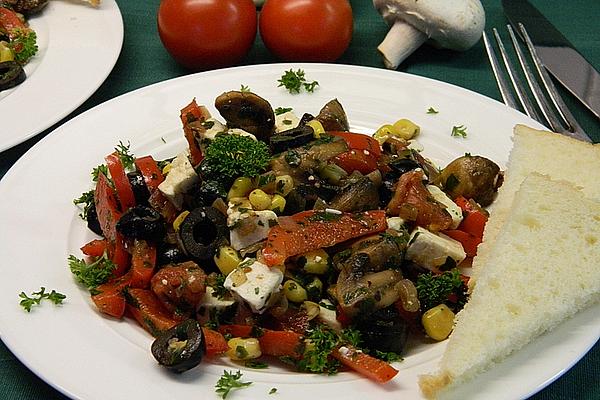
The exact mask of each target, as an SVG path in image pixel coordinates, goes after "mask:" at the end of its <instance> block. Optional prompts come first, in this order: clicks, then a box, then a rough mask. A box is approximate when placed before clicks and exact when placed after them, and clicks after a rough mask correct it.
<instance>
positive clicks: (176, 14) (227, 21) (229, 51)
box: [158, 0, 257, 70]
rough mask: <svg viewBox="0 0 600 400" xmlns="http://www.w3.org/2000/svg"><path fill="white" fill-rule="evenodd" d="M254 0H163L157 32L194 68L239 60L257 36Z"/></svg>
mask: <svg viewBox="0 0 600 400" xmlns="http://www.w3.org/2000/svg"><path fill="white" fill-rule="evenodd" d="M256 26H257V18H256V8H255V6H254V3H253V2H252V0H202V1H198V0H162V1H161V3H160V6H159V8H158V33H159V35H160V40H161V41H162V42H163V44H164V46H165V47H166V49H167V51H168V52H169V53H170V54H171V56H173V58H174V59H175V60H177V62H179V63H180V64H182V65H183V66H185V67H187V68H190V69H194V70H201V69H211V68H219V67H226V66H230V65H233V64H236V63H238V62H239V61H240V60H241V59H242V58H243V57H244V56H245V55H246V53H248V50H250V47H252V44H253V43H254V39H255V38H256Z"/></svg>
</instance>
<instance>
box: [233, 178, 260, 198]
mask: <svg viewBox="0 0 600 400" xmlns="http://www.w3.org/2000/svg"><path fill="white" fill-rule="evenodd" d="M253 188H254V184H253V183H252V179H250V178H248V177H246V176H242V177H240V178H237V179H236V180H235V181H233V184H232V185H231V187H230V188H229V192H228V193H227V200H231V199H234V198H236V197H246V196H247V195H248V193H250V191H251V190H252V189H253Z"/></svg>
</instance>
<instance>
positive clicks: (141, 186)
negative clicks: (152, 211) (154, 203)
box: [127, 171, 150, 205]
mask: <svg viewBox="0 0 600 400" xmlns="http://www.w3.org/2000/svg"><path fill="white" fill-rule="evenodd" d="M127 179H128V180H129V184H130V185H131V189H132V190H133V196H134V197H135V202H136V204H143V205H148V199H149V198H150V191H149V190H148V186H146V182H145V181H144V177H143V176H142V174H141V173H140V172H138V171H132V172H128V173H127Z"/></svg>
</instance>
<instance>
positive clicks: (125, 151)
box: [115, 141, 135, 170]
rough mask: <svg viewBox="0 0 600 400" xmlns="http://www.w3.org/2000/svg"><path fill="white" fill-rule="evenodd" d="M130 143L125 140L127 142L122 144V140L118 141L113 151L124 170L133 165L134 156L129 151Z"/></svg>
mask: <svg viewBox="0 0 600 400" xmlns="http://www.w3.org/2000/svg"><path fill="white" fill-rule="evenodd" d="M130 147H131V144H130V143H129V142H127V144H123V142H121V141H119V144H118V145H117V147H115V151H116V152H117V155H118V156H119V159H120V160H121V163H122V164H123V168H125V169H126V170H128V169H132V168H133V167H134V165H135V157H134V156H133V154H131V152H130V151H129V148H130Z"/></svg>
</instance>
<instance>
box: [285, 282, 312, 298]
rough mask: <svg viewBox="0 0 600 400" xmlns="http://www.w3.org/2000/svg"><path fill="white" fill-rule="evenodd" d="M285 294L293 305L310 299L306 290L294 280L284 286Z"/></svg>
mask: <svg viewBox="0 0 600 400" xmlns="http://www.w3.org/2000/svg"><path fill="white" fill-rule="evenodd" d="M283 293H284V294H285V297H287V299H288V300H289V301H291V302H293V303H302V302H303V301H304V300H306V299H308V294H307V293H306V289H304V288H303V287H302V286H300V284H299V283H298V282H296V281H294V280H293V279H288V280H287V281H285V283H284V284H283Z"/></svg>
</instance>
